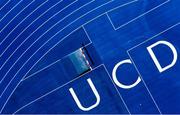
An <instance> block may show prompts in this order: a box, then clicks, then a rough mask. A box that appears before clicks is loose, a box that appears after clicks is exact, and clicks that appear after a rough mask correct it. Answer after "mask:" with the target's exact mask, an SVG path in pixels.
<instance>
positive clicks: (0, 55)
mask: <svg viewBox="0 0 180 115" xmlns="http://www.w3.org/2000/svg"><path fill="white" fill-rule="evenodd" d="M48 1H49V0H46V1H45V2H43V3H42V4H41V5H39V6H38V7H37V8H36V9H34V10H33V11H32V12H31V13H30V14H29V15H27V16H26V17H25V18H24V19H23V20H22V21H21V22H20V23H19V24H18V25H16V27H15V28H14V29H13V30H11V32H10V33H9V34H8V35H7V36H6V37H5V38H4V39H3V41H2V43H3V42H4V41H5V40H6V39H7V38H8V37H9V35H11V33H12V32H14V30H15V29H16V28H17V27H19V25H20V24H22V23H23V22H24V21H25V20H26V19H27V18H28V17H29V16H30V15H31V14H33V13H34V12H35V11H36V10H37V9H39V8H40V7H41V6H43V5H44V4H45V3H46V2H48ZM14 40H15V39H14ZM2 43H1V44H2ZM12 43H13V42H11V43H10V44H9V45H8V47H6V49H5V50H4V51H3V52H2V53H1V54H0V57H2V55H3V54H4V53H5V52H6V50H7V49H8V48H9V47H10V46H11V44H12Z"/></svg>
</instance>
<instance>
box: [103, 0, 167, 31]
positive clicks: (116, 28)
mask: <svg viewBox="0 0 180 115" xmlns="http://www.w3.org/2000/svg"><path fill="white" fill-rule="evenodd" d="M168 2H170V0H166V1H165V2H163V3H161V4H160V5H158V6H156V7H154V8H152V9H150V10H148V11H146V12H145V13H143V14H141V15H139V16H137V17H135V18H133V19H132V20H130V21H128V22H126V23H125V24H122V25H121V26H119V27H115V26H114V24H113V22H112V20H111V18H110V16H109V14H108V13H107V14H106V15H107V17H108V19H109V21H110V23H111V25H112V27H113V29H114V30H118V29H120V28H122V27H124V26H126V25H128V24H130V23H132V22H134V21H136V20H137V19H139V18H141V17H143V16H144V15H146V14H148V13H150V12H152V11H154V10H156V9H157V8H159V7H161V6H163V5H164V4H166V3H168Z"/></svg>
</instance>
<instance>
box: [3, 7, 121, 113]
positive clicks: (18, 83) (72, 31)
mask: <svg viewBox="0 0 180 115" xmlns="http://www.w3.org/2000/svg"><path fill="white" fill-rule="evenodd" d="M120 6H124V5H120ZM113 9H115V8H113ZM109 11H110V10H109ZM104 14H105V13H102V14H100V15H98V16H96V17H95V18H93V19H91V20H89V21H87V22H86V23H84V24H83V25H81V26H84V25H86V24H88V23H90V22H91V21H93V20H95V19H97V18H99V17H101V16H103V15H104ZM81 26H80V27H81ZM80 27H78V28H76V29H75V30H73V31H72V32H70V33H69V34H68V35H66V36H65V37H64V38H62V39H65V38H66V37H68V36H69V35H71V34H72V33H73V32H75V31H76V30H78V29H79V28H80ZM59 43H61V41H59V42H58V43H57V44H55V45H54V46H53V47H52V48H51V49H50V50H48V51H47V52H46V53H45V54H44V55H43V56H42V57H41V58H40V59H39V60H38V61H37V62H36V63H35V64H34V65H33V66H32V67H31V68H30V69H29V71H28V72H27V73H26V74H25V75H24V76H23V78H22V79H24V77H25V76H26V75H27V74H28V73H29V72H30V71H31V69H32V68H33V67H34V66H35V65H36V64H37V63H38V62H39V61H40V60H41V59H42V58H43V57H44V56H45V55H46V54H47V53H48V52H49V51H51V50H52V49H53V48H54V47H55V46H56V45H58V44H59ZM27 61H29V60H27ZM25 63H27V62H25ZM24 65H25V64H24ZM24 65H23V66H24ZM21 69H22V68H21ZM19 71H20V70H19ZM19 71H18V72H19ZM18 72H17V73H16V74H18ZM15 76H16V75H15ZM20 83H21V81H20V82H19V83H18V84H17V85H16V87H15V88H14V90H13V91H12V92H11V94H10V95H9V97H8V99H7V100H6V102H5V103H4V105H3V107H2V109H1V111H0V113H1V112H2V110H3V109H4V107H5V106H6V104H7V102H8V100H9V99H10V97H11V95H12V94H13V93H14V91H15V90H16V88H17V87H18V86H19V84H20Z"/></svg>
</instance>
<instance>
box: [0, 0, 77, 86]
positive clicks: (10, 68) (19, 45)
mask: <svg viewBox="0 0 180 115" xmlns="http://www.w3.org/2000/svg"><path fill="white" fill-rule="evenodd" d="M76 1H77V0H76ZM76 1H74V2H76ZM61 2H62V0H61V1H59V2H58V3H56V4H55V5H53V6H52V7H50V8H49V9H48V10H46V11H45V12H44V13H43V14H42V15H40V16H39V17H38V18H36V20H38V19H39V18H40V17H41V16H43V15H44V14H45V13H46V12H48V11H49V10H50V9H52V8H53V7H54V6H56V5H57V4H59V3H61ZM74 2H73V3H74ZM73 3H71V4H73ZM71 4H69V5H68V6H66V7H69V6H70V5H71ZM66 7H64V8H66ZM64 8H63V9H62V10H64ZM62 10H60V11H62ZM36 20H34V21H33V22H32V23H31V24H30V25H32V24H33V23H34V22H35V21H36ZM30 25H29V26H30ZM29 26H27V27H26V29H27V28H28V27H29ZM42 26H43V25H41V26H39V27H38V28H40V27H42ZM38 28H37V29H38ZM26 29H25V30H26ZM35 31H36V30H35ZM35 31H34V32H33V33H31V34H30V35H29V36H28V37H27V38H26V39H25V40H24V41H23V42H22V43H21V44H20V45H19V46H18V47H17V48H16V49H15V51H14V52H13V53H12V54H11V55H10V56H9V57H8V58H7V59H6V61H5V62H4V63H3V65H2V66H1V67H0V70H1V69H2V68H3V67H4V65H5V64H6V63H7V62H8V61H9V59H10V58H11V57H12V56H13V54H14V53H15V52H16V51H17V50H18V49H19V47H21V46H22V45H23V43H24V42H25V41H26V40H27V39H28V38H29V37H30V36H31V35H33V34H34V33H35ZM23 32H24V30H23V31H22V32H21V33H20V34H19V35H18V36H17V37H16V38H15V39H14V40H13V41H12V42H14V41H15V40H16V39H17V38H18V37H19V36H20V35H21V34H22V33H23ZM11 44H12V43H11ZM11 44H10V45H11ZM31 46H32V45H31ZM8 47H9V46H8ZM29 48H30V47H29ZM27 50H28V49H27ZM27 50H26V51H27ZM24 53H25V52H24ZM22 56H23V54H22V55H21V56H20V58H21V57H22ZM18 59H19V58H18ZM15 63H16V62H15ZM15 63H14V64H13V65H15ZM13 65H12V66H11V67H13ZM10 69H11V68H10ZM10 69H9V70H8V72H9V71H10ZM8 72H7V73H8ZM7 73H6V74H7ZM6 74H5V76H6ZM4 78H5V77H3V78H2V79H1V81H0V83H1V82H2V81H3V80H4Z"/></svg>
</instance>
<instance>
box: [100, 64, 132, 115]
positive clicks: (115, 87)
mask: <svg viewBox="0 0 180 115" xmlns="http://www.w3.org/2000/svg"><path fill="white" fill-rule="evenodd" d="M103 66H104V68H105V70H106V73H107V74H108V76H109V79H110V80H111V82H112V84H113V86H114V88H115V89H116V91H117V93H118V95H119V97H120V98H121V100H122V102H123V104H124V106H125V108H126V109H127V112H128V113H129V114H130V115H131V112H130V110H129V108H128V106H127V104H126V102H125V101H124V99H123V97H122V96H121V93H120V92H119V91H118V88H117V86H116V85H115V83H114V82H113V80H112V78H111V76H110V74H109V72H108V70H107V68H106V66H105V65H104V64H103Z"/></svg>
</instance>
